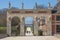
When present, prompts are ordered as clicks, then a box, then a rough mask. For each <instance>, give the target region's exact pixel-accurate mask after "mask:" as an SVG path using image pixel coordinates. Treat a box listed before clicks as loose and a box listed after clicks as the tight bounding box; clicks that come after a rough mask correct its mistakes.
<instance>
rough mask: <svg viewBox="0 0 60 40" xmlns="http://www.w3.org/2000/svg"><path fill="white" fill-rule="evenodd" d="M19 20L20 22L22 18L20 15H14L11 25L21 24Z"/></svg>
mask: <svg viewBox="0 0 60 40" xmlns="http://www.w3.org/2000/svg"><path fill="white" fill-rule="evenodd" d="M19 22H20V19H19V18H18V17H14V18H12V21H11V25H12V26H16V25H17V24H19Z"/></svg>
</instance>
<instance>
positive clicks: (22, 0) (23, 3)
mask: <svg viewBox="0 0 60 40" xmlns="http://www.w3.org/2000/svg"><path fill="white" fill-rule="evenodd" d="M22 9H24V3H23V0H22Z"/></svg>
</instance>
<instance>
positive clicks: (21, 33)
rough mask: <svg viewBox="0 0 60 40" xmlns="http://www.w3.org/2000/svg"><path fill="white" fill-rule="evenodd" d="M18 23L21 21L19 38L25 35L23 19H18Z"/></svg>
mask: <svg viewBox="0 0 60 40" xmlns="http://www.w3.org/2000/svg"><path fill="white" fill-rule="evenodd" d="M20 21H21V23H20V36H24V35H25V33H24V32H25V30H24V28H25V27H24V17H21V18H20Z"/></svg>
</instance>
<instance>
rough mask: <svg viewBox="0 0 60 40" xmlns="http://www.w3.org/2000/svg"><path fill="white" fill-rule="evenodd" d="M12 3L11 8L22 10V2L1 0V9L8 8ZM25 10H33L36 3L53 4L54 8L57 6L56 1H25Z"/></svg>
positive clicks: (19, 0)
mask: <svg viewBox="0 0 60 40" xmlns="http://www.w3.org/2000/svg"><path fill="white" fill-rule="evenodd" d="M9 1H10V3H11V7H17V8H20V9H21V3H22V0H0V9H3V8H8V3H9ZM23 2H24V8H25V9H32V8H33V7H34V5H35V2H37V3H38V5H44V6H48V2H50V3H51V6H52V7H53V6H54V5H55V4H56V0H23Z"/></svg>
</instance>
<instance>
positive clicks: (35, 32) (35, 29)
mask: <svg viewBox="0 0 60 40" xmlns="http://www.w3.org/2000/svg"><path fill="white" fill-rule="evenodd" d="M34 35H35V36H38V23H37V21H36V17H34Z"/></svg>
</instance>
